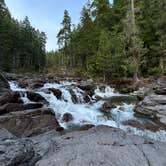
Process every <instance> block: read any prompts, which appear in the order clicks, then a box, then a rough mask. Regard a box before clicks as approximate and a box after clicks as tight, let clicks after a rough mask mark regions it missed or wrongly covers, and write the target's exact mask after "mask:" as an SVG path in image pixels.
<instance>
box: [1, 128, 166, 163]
mask: <svg viewBox="0 0 166 166" xmlns="http://www.w3.org/2000/svg"><path fill="white" fill-rule="evenodd" d="M165 151H166V143H162V142H157V141H153V140H150V139H146V138H143V137H138V136H134V135H129V134H126V133H125V132H124V131H122V130H120V129H116V128H111V127H106V126H98V127H94V128H91V129H89V130H86V131H77V132H70V133H67V134H65V135H60V134H59V133H57V132H56V131H55V130H52V131H49V132H46V133H43V134H40V135H37V136H33V137H30V138H17V137H15V136H13V135H12V134H10V133H9V132H8V131H6V130H5V129H0V165H2V166H9V165H11V166H12V165H17V166H46V165H49V166H67V165H68V166H78V165H79V166H85V165H86V166H101V165H102V166H124V165H125V166H131V165H132V166H140V165H141V166H149V165H152V166H165V165H166V158H165Z"/></svg>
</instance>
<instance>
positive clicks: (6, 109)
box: [0, 103, 43, 115]
mask: <svg viewBox="0 0 166 166" xmlns="http://www.w3.org/2000/svg"><path fill="white" fill-rule="evenodd" d="M41 107H43V104H42V103H28V104H19V103H6V104H4V105H3V106H0V115H3V114H7V113H10V112H16V111H23V110H29V109H37V108H41Z"/></svg>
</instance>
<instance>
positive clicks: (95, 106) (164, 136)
mask: <svg viewBox="0 0 166 166" xmlns="http://www.w3.org/2000/svg"><path fill="white" fill-rule="evenodd" d="M9 84H10V88H11V89H12V90H13V91H21V93H22V94H23V95H22V100H23V101H24V103H30V102H31V101H30V100H29V99H27V97H26V93H25V91H29V89H23V88H19V87H18V85H17V84H16V83H15V82H9ZM76 84H77V83H76V82H67V81H66V82H65V81H63V82H60V84H58V83H46V84H45V85H44V86H43V87H42V88H41V89H37V90H36V91H35V90H34V91H35V92H36V93H39V94H40V95H42V96H43V97H44V98H45V99H46V100H47V101H48V103H49V107H50V108H52V109H53V110H54V112H55V115H56V118H57V120H58V121H59V123H60V125H61V126H63V127H64V128H68V127H70V126H73V125H74V126H75V125H76V126H82V125H84V124H93V125H107V126H112V127H118V128H121V129H123V130H125V131H128V132H131V133H134V134H137V135H140V136H146V137H149V138H152V139H155V140H160V141H164V142H166V132H165V131H158V132H151V131H147V130H145V131H140V130H138V129H136V128H134V127H131V126H124V125H123V124H122V123H121V122H122V121H125V120H129V119H136V118H135V117H134V112H133V109H134V107H135V105H134V104H126V103H124V104H123V105H119V106H117V107H116V108H115V109H112V110H110V114H108V116H106V115H105V114H103V113H102V112H101V111H100V109H101V107H102V105H103V103H104V100H100V101H98V102H96V101H95V102H92V103H91V104H85V103H84V102H83V100H84V99H83V94H84V93H85V92H84V91H83V90H81V89H79V88H78V87H76V86H74V85H76ZM48 88H55V89H59V90H60V91H61V92H62V99H61V100H58V99H57V98H56V97H55V96H54V95H53V93H50V94H48V93H46V92H45V91H44V90H46V89H48ZM70 89H72V90H73V92H74V93H75V95H76V96H77V98H78V104H74V103H73V101H72V96H71V94H70ZM120 95H121V94H119V93H117V92H115V91H114V89H112V88H111V87H109V86H106V87H105V90H104V91H101V90H100V89H99V88H98V87H97V89H96V90H95V95H94V96H93V97H94V98H95V96H99V97H101V98H103V99H104V98H109V97H112V96H120ZM65 113H70V114H72V116H73V120H72V121H70V122H64V121H63V115H64V114H65Z"/></svg>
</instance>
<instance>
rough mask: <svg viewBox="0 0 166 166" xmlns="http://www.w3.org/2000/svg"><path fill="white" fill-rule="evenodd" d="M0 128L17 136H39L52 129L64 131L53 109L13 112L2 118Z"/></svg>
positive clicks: (0, 117)
mask: <svg viewBox="0 0 166 166" xmlns="http://www.w3.org/2000/svg"><path fill="white" fill-rule="evenodd" d="M0 128H5V129H7V130H8V131H10V132H11V133H12V134H14V135H16V136H19V137H20V136H31V135H37V134H40V133H42V132H44V131H48V130H51V129H56V130H60V129H62V128H61V127H60V125H59V123H58V121H57V119H56V117H55V115H54V114H53V111H52V110H51V109H44V108H43V109H34V110H27V111H18V112H11V113H10V114H6V115H3V116H0Z"/></svg>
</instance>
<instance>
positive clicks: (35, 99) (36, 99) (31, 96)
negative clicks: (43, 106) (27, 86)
mask: <svg viewBox="0 0 166 166" xmlns="http://www.w3.org/2000/svg"><path fill="white" fill-rule="evenodd" d="M26 94H27V98H28V99H29V100H31V101H33V102H44V103H47V101H46V99H45V98H44V97H43V96H41V95H40V94H38V93H35V92H32V91H27V92H26Z"/></svg>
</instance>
